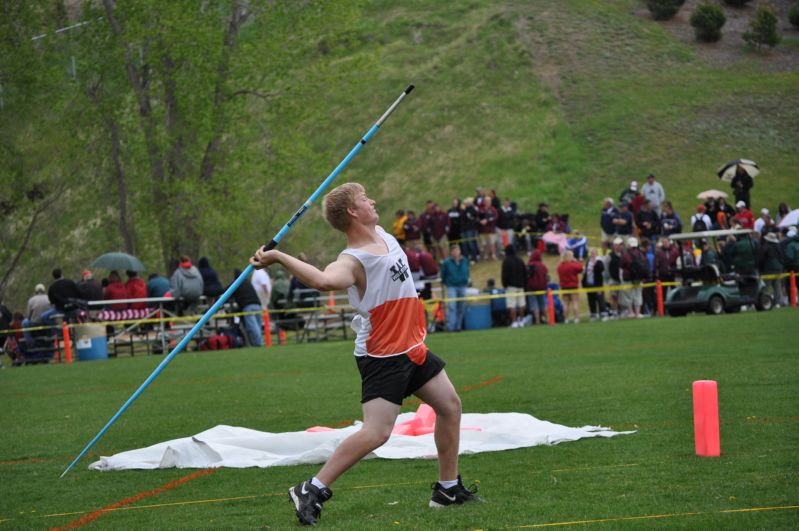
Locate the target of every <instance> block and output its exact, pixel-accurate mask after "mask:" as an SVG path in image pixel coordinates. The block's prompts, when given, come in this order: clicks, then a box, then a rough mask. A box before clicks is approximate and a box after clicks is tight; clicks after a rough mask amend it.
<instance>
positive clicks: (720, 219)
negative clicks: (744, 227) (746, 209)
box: [712, 197, 735, 229]
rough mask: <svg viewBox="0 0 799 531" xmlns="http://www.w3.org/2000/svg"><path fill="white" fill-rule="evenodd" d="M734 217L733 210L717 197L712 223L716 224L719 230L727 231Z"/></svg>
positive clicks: (725, 201)
mask: <svg viewBox="0 0 799 531" xmlns="http://www.w3.org/2000/svg"><path fill="white" fill-rule="evenodd" d="M734 215H735V209H733V208H732V207H731V206H730V205H729V204H728V203H727V200H726V199H724V198H723V197H719V198H718V200H717V201H716V217H715V219H713V220H712V221H714V222H715V223H717V224H718V228H719V229H729V228H730V226H731V223H730V220H731V219H732V217H733V216H734Z"/></svg>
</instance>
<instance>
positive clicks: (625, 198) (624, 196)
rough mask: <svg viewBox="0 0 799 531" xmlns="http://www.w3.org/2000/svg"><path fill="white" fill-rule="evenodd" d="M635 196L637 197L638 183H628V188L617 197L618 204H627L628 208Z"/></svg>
mask: <svg viewBox="0 0 799 531" xmlns="http://www.w3.org/2000/svg"><path fill="white" fill-rule="evenodd" d="M636 195H638V181H632V182H630V186H629V188H625V189H624V191H623V192H622V193H621V195H619V204H621V203H627V205H628V206H629V204H630V202H631V201H632V200H633V199H634V198H635V196H636Z"/></svg>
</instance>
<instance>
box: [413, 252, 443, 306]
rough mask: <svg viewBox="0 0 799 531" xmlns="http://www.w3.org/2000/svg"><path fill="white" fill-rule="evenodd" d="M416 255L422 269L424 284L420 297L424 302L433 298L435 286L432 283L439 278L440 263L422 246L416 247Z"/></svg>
mask: <svg viewBox="0 0 799 531" xmlns="http://www.w3.org/2000/svg"><path fill="white" fill-rule="evenodd" d="M416 254H417V256H418V257H419V268H420V269H421V277H420V279H419V280H420V282H421V283H422V284H423V286H422V290H421V293H420V296H421V297H422V298H423V299H424V300H429V299H431V298H433V284H432V282H430V281H431V280H432V279H434V278H436V276H438V263H437V262H436V260H435V259H434V258H433V255H432V254H430V253H429V252H427V251H425V249H424V247H422V246H421V245H417V246H416ZM409 269H410V268H409ZM417 289H418V288H417Z"/></svg>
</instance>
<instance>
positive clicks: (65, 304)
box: [47, 267, 80, 319]
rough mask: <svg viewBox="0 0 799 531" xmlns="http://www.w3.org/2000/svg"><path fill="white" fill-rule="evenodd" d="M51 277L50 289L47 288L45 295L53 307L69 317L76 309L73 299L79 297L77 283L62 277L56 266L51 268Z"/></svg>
mask: <svg viewBox="0 0 799 531" xmlns="http://www.w3.org/2000/svg"><path fill="white" fill-rule="evenodd" d="M53 279H54V281H53V283H52V284H50V289H48V290H47V296H48V297H50V302H52V303H53V306H55V309H56V310H58V311H59V312H60V313H63V314H64V316H65V317H66V318H67V319H69V318H70V317H71V316H72V314H73V313H74V312H75V310H76V309H77V307H76V306H75V300H76V299H80V292H79V291H78V285H77V284H75V281H73V280H71V279H68V278H64V277H63V275H62V274H61V269H60V268H58V267H57V268H55V269H53Z"/></svg>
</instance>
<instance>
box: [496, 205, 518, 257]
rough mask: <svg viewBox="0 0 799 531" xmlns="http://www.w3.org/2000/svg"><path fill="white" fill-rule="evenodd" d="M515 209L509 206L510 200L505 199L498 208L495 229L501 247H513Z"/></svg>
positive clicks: (515, 220)
mask: <svg viewBox="0 0 799 531" xmlns="http://www.w3.org/2000/svg"><path fill="white" fill-rule="evenodd" d="M516 222H517V218H516V209H515V208H513V206H512V205H511V202H510V199H508V198H505V200H504V201H503V202H502V206H501V207H500V208H499V213H498V217H497V229H498V231H499V241H500V242H502V245H503V247H504V246H508V245H515V243H516V242H515V240H514V237H513V236H514V235H513V229H514V228H516Z"/></svg>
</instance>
